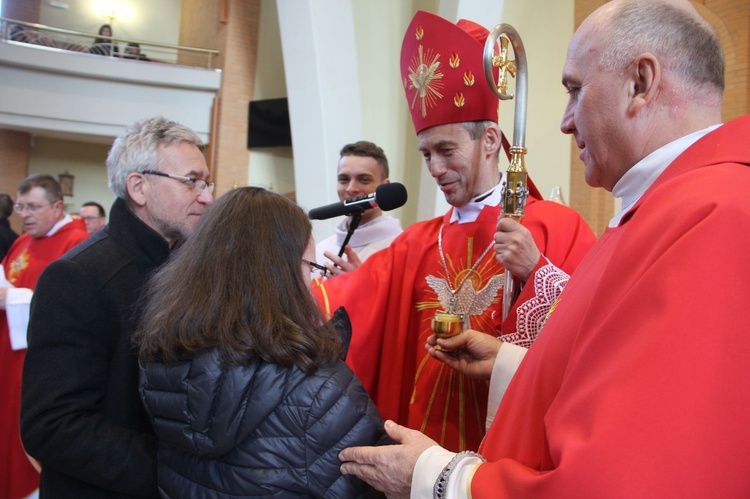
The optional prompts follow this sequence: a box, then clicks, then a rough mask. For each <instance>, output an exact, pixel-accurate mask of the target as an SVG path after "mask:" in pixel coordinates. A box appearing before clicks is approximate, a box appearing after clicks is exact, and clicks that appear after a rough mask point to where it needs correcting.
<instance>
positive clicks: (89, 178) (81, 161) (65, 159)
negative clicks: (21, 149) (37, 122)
mask: <svg viewBox="0 0 750 499" xmlns="http://www.w3.org/2000/svg"><path fill="white" fill-rule="evenodd" d="M108 151H109V145H104V144H90V143H86V142H75V141H70V140H60V139H50V138H44V137H35V138H34V140H33V142H32V145H31V150H30V151H29V175H32V174H34V173H48V174H50V175H52V176H53V177H55V178H58V175H60V174H61V173H70V174H71V175H73V176H74V177H75V178H74V180H73V196H65V204H66V210H67V211H68V213H78V210H80V209H81V205H82V204H83V203H85V202H87V201H96V202H97V203H99V204H101V205H102V206H103V207H104V209H105V210H107V214H108V215H109V208H110V207H111V206H112V203H113V202H114V200H115V196H114V194H112V192H111V191H110V190H109V188H108V187H107V169H106V167H105V166H104V162H105V161H106V159H107V152H108Z"/></svg>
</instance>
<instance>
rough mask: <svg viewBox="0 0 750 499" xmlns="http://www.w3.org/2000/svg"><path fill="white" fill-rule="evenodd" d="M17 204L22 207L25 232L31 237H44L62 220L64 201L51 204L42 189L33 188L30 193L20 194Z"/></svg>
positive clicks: (21, 213) (21, 214)
mask: <svg viewBox="0 0 750 499" xmlns="http://www.w3.org/2000/svg"><path fill="white" fill-rule="evenodd" d="M16 204H17V205H19V206H21V207H22V209H21V212H20V213H19V215H20V216H21V221H22V222H23V231H24V232H26V233H27V234H28V235H30V236H31V237H43V236H45V235H46V234H47V232H49V231H50V230H51V229H52V227H54V225H55V224H56V223H57V222H58V221H60V219H62V216H63V202H62V200H58V201H55V202H54V203H50V202H49V200H48V199H47V197H46V191H45V190H44V189H43V188H41V187H32V188H31V189H29V191H28V192H26V193H24V194H21V193H18V197H16Z"/></svg>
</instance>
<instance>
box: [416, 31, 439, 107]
mask: <svg viewBox="0 0 750 499" xmlns="http://www.w3.org/2000/svg"><path fill="white" fill-rule="evenodd" d="M425 59H428V60H427V61H426V60H425ZM438 59H440V54H435V55H432V51H431V50H429V49H428V51H427V56H425V54H424V47H423V46H422V45H420V46H419V50H418V55H417V56H416V57H414V59H412V62H411V64H410V65H409V82H410V84H409V90H412V89H413V90H416V92H414V98H413V99H412V101H411V107H412V109H414V107H415V105H416V103H417V99H419V101H420V105H421V106H422V118H424V117H426V116H427V107H428V106H429V107H431V108H432V107H435V103H436V101H437V99H442V98H443V95H442V94H441V93H440V89H441V88H442V87H443V84H442V82H441V81H440V80H442V79H443V73H442V72H440V71H439V69H440V61H438Z"/></svg>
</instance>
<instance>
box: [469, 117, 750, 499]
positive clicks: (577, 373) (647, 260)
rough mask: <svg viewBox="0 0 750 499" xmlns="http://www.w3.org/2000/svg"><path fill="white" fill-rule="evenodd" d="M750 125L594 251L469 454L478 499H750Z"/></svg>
mask: <svg viewBox="0 0 750 499" xmlns="http://www.w3.org/2000/svg"><path fill="white" fill-rule="evenodd" d="M748 137H750V117H743V118H740V119H738V120H735V121H733V122H730V123H728V124H726V125H724V126H722V127H720V128H719V129H717V130H716V131H714V132H712V133H709V134H708V135H706V136H705V137H703V138H702V139H701V140H699V141H698V142H696V143H695V144H694V145H693V146H692V147H690V148H689V149H688V150H687V151H685V152H684V153H683V154H682V155H681V156H680V157H679V158H677V159H676V160H675V161H674V162H673V163H672V164H671V165H670V166H669V167H668V168H667V169H666V170H665V171H664V173H662V175H661V176H660V177H659V178H658V179H657V180H656V182H655V183H654V185H652V186H651V187H650V188H649V189H648V190H647V191H646V193H645V194H644V196H643V197H642V198H641V200H640V201H639V202H638V203H637V204H636V205H635V207H634V208H633V209H632V210H631V211H630V213H629V214H627V215H626V216H625V217H624V219H623V221H622V222H621V224H620V226H619V227H617V228H610V229H608V230H607V231H606V233H605V234H604V235H603V236H602V238H601V240H600V241H599V242H598V243H597V245H596V246H595V247H594V248H593V249H592V250H591V252H590V253H589V255H588V256H587V258H586V259H585V260H584V262H583V263H582V264H581V266H580V267H579V268H578V270H577V271H576V273H575V275H574V276H573V277H572V279H571V280H570V282H569V283H568V286H567V287H566V288H565V290H564V291H563V293H562V295H561V296H560V300H559V303H558V304H557V306H556V308H555V309H554V311H553V312H552V315H551V316H550V318H549V320H548V321H547V324H546V326H545V328H544V332H543V333H542V334H541V335H540V336H539V338H538V340H537V341H536V343H535V344H534V345H533V347H532V348H531V349H530V350H529V352H528V354H527V355H526V358H525V360H524V361H523V363H522V364H521V366H520V368H519V370H518V372H517V373H516V376H515V377H514V378H513V381H512V382H511V384H510V387H509V388H508V391H507V392H506V394H505V396H504V398H503V400H502V403H501V405H500V408H499V411H498V413H497V416H496V417H495V420H494V422H493V424H492V426H491V427H490V430H489V432H488V434H487V437H486V439H485V440H484V442H483V444H482V448H481V449H480V450H481V453H482V454H483V455H484V456H485V457H486V458H487V460H488V463H487V464H484V465H482V466H480V467H479V469H478V470H477V472H476V474H475V475H474V477H473V480H472V486H471V492H472V497H474V498H475V499H482V498H498V497H534V498H540V499H541V498H547V497H549V498H561V497H562V498H564V497H638V498H652V497H653V498H664V497H680V498H683V499H684V498H706V497H748V496H750V474H748V467H750V368H749V366H748V362H749V359H750V336H748V331H750V307H749V306H748V303H749V302H750V265H748V243H750V202H749V201H748V193H750V140H749V139H748Z"/></svg>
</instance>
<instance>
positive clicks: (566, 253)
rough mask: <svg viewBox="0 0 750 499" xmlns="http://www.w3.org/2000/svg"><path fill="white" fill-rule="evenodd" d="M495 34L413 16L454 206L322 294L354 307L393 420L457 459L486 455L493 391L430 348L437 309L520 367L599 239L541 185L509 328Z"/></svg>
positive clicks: (361, 372) (418, 91) (434, 144)
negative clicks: (476, 452)
mask: <svg viewBox="0 0 750 499" xmlns="http://www.w3.org/2000/svg"><path fill="white" fill-rule="evenodd" d="M488 34H489V33H488V30H487V29H485V28H483V27H481V26H479V25H477V24H475V23H473V22H471V21H459V23H458V24H453V23H451V22H449V21H446V20H445V19H443V18H441V17H439V16H437V15H434V14H430V13H428V12H422V11H420V12H418V13H417V14H416V15H415V16H414V19H413V20H412V22H411V24H410V25H409V27H408V29H407V31H406V34H405V37H404V41H403V46H402V49H401V74H402V83H403V87H404V92H405V95H406V104H407V106H408V108H409V111H410V112H411V117H412V121H413V123H414V129H415V132H416V133H417V136H418V138H419V148H420V151H421V152H422V155H423V157H424V162H425V166H426V167H427V168H428V170H429V172H430V174H431V175H432V176H433V178H434V179H435V181H436V183H437V184H438V186H439V188H440V190H441V191H442V193H443V195H444V196H445V198H446V200H447V201H448V203H450V204H451V205H452V208H451V209H450V210H449V211H448V212H447V213H446V214H445V215H443V216H440V217H437V218H434V219H432V220H427V221H423V222H419V223H416V224H414V225H412V226H411V227H409V228H408V229H407V230H406V231H404V233H403V234H402V235H401V236H399V237H398V238H397V239H396V240H394V242H393V243H391V245H390V247H388V248H386V249H384V250H382V251H380V252H378V253H376V254H374V255H373V256H371V257H370V258H369V259H368V260H367V261H366V262H365V263H364V264H362V266H360V267H359V268H358V269H357V270H355V271H354V272H351V273H348V274H344V275H340V276H337V277H334V278H331V279H328V280H325V281H323V282H322V284H321V285H320V286H319V287H318V288H317V289H315V290H314V292H315V293H316V296H317V297H318V299H319V302H320V304H321V306H322V307H324V309H325V310H326V311H327V312H328V313H330V312H331V311H333V310H335V309H336V308H338V307H339V306H341V305H343V306H344V307H345V308H346V310H347V312H348V313H349V316H350V318H351V321H352V340H351V347H350V350H349V353H348V356H347V362H348V363H349V365H350V366H351V367H352V369H353V370H354V372H355V373H356V374H357V375H358V376H359V378H360V379H361V380H362V382H363V383H364V385H365V387H366V388H367V390H368V391H369V393H370V395H371V396H372V397H373V399H374V400H375V402H376V404H377V406H378V408H379V409H380V411H381V413H382V415H383V417H384V418H389V419H393V420H394V421H397V422H399V423H401V424H404V425H408V426H410V427H413V428H418V429H420V430H421V431H424V432H425V433H426V434H427V435H429V436H431V437H432V438H434V439H435V440H436V441H438V442H439V443H441V444H442V445H444V446H446V447H447V448H448V449H452V450H455V451H458V450H463V449H467V448H468V449H476V448H477V447H478V446H479V443H480V441H481V439H482V437H483V436H484V433H485V420H486V415H487V414H486V412H487V411H486V407H487V396H488V383H487V381H484V380H473V379H470V378H468V377H466V376H464V375H463V374H461V373H459V372H457V371H454V370H453V369H450V368H449V367H447V366H445V365H444V364H442V363H441V362H439V361H437V360H435V359H433V358H432V357H430V356H429V355H428V354H427V351H426V350H425V348H424V345H425V341H426V340H427V338H428V337H430V336H431V335H432V330H431V328H430V322H431V320H432V318H433V317H434V316H435V313H436V312H438V311H446V310H449V309H452V310H453V312H455V313H456V314H461V315H463V316H465V317H466V318H467V319H466V321H467V324H466V327H470V328H472V329H475V330H479V331H482V332H483V333H486V334H488V335H490V336H491V337H492V338H499V340H500V341H502V342H503V343H502V345H503V348H502V351H503V352H504V354H506V356H507V357H508V363H509V364H510V365H511V368H510V369H509V370H510V372H511V373H512V372H513V371H514V370H515V362H517V359H518V358H519V355H518V351H521V352H523V351H525V348H527V347H528V346H530V345H531V344H532V343H533V341H534V339H535V338H536V336H537V334H538V333H539V330H540V328H541V324H542V322H543V319H544V317H545V316H546V314H547V311H548V310H549V307H550V306H551V304H552V303H553V302H554V299H555V297H556V296H557V293H558V292H559V290H560V289H561V288H562V287H563V286H564V283H565V282H566V281H567V277H568V274H570V273H572V272H573V271H574V270H575V268H576V267H577V266H578V264H579V263H580V261H581V259H582V258H583V257H584V255H585V254H586V253H587V252H588V250H589V248H590V247H591V246H592V245H593V244H594V242H595V237H594V234H593V232H592V231H591V229H590V228H589V227H588V225H587V224H586V222H585V221H584V220H583V218H582V217H581V216H580V215H579V214H578V213H576V212H575V211H573V210H572V209H570V208H568V207H566V206H563V205H561V204H558V203H554V202H550V201H544V200H542V198H541V196H540V195H539V193H538V191H537V190H536V188H534V187H533V184H532V185H531V195H530V196H529V198H528V200H527V205H526V213H525V218H524V219H523V226H520V225H518V224H516V225H517V226H516V227H515V228H514V233H515V236H517V237H518V241H519V242H518V244H519V246H521V247H522V248H523V250H522V251H517V252H516V253H517V254H516V256H515V257H514V258H515V261H513V262H510V261H507V262H506V263H507V265H508V268H509V270H511V271H512V272H513V274H514V275H515V276H516V277H518V278H519V279H520V280H521V281H523V282H524V286H523V288H522V289H523V290H522V292H521V294H520V297H519V298H518V299H517V301H516V302H515V303H514V306H513V309H512V311H511V313H510V314H509V316H508V317H507V319H506V320H505V321H503V318H502V313H501V310H502V288H503V281H504V273H505V269H506V268H505V266H504V265H503V264H502V263H501V262H500V261H499V260H498V258H496V253H495V251H494V239H493V237H494V235H495V232H496V230H497V224H498V218H499V217H500V214H501V213H500V212H501V203H500V201H501V191H502V189H501V182H502V181H503V178H504V173H503V172H501V171H500V168H499V164H498V157H499V153H500V151H501V148H502V145H501V143H502V135H501V132H500V129H499V127H498V125H497V118H498V102H499V101H498V99H497V97H495V95H494V94H493V93H492V91H491V90H490V88H489V86H488V85H487V83H486V82H485V78H484V73H483V66H482V64H483V63H482V53H483V49H484V41H485V40H486V38H487V35H488ZM561 163H562V161H561ZM415 167H416V166H415ZM511 265H513V267H511ZM498 343H499V342H498Z"/></svg>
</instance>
